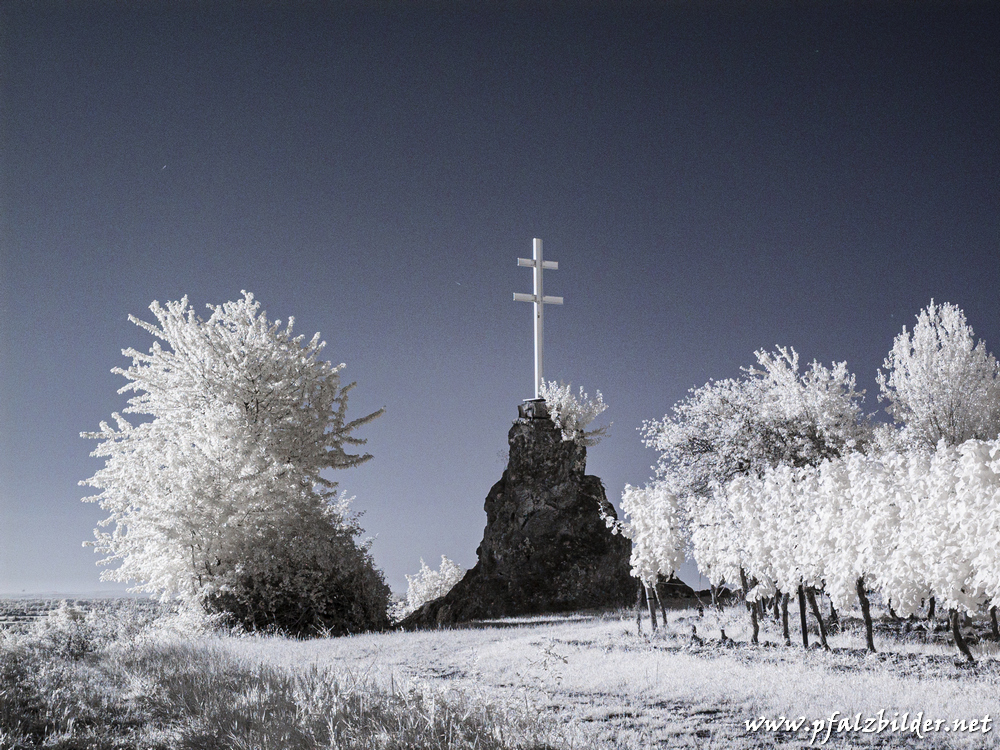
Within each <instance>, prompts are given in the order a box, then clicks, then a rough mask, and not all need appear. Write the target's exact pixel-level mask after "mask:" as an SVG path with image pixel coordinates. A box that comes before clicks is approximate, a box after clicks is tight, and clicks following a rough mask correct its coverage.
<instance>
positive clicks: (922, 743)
mask: <svg viewBox="0 0 1000 750" xmlns="http://www.w3.org/2000/svg"><path fill="white" fill-rule="evenodd" d="M790 614H791V615H792V617H791V621H792V623H797V619H796V613H795V611H794V609H793V611H792V612H791V613H790ZM67 622H73V620H72V618H71V617H64V618H63V626H65V627H70V626H69V625H67ZM692 625H693V626H695V628H696V629H697V634H698V636H699V638H700V639H701V642H700V643H698V642H697V641H694V640H693V639H692V637H691V632H692V630H691V629H692ZM56 630H57V631H58V628H56ZM643 630H644V634H643V635H641V636H640V635H638V634H637V633H636V626H635V619H634V613H631V612H628V613H620V614H614V615H604V616H600V615H590V614H576V615H567V616H553V617H538V618H519V619H516V620H504V621H498V622H495V623H487V624H484V625H483V626H482V627H476V628H461V629H454V630H438V631H424V632H416V633H405V632H390V633H380V634H367V635H356V636H349V637H343V638H333V639H315V640H308V641H296V640H289V639H285V638H279V637H263V636H261V637H257V636H254V637H237V636H223V635H214V636H198V637H191V636H181V635H178V634H177V632H174V633H172V634H171V632H169V631H168V632H164V631H163V630H160V631H157V633H158V634H157V633H153V634H150V633H149V632H148V631H147V632H146V633H145V634H143V633H141V632H140V633H138V634H137V635H132V636H128V635H126V636H125V637H117V638H114V639H110V640H107V639H106V640H105V641H103V642H102V641H101V640H100V637H98V638H97V639H96V641H97V647H95V648H93V649H91V650H86V649H85V653H84V654H83V655H82V656H79V657H77V658H74V657H72V656H71V655H69V654H68V652H66V651H65V650H64V649H66V648H67V647H68V645H67V644H68V643H69V642H68V641H66V640H60V638H58V637H53V638H48V639H47V640H46V639H45V638H42V637H41V636H40V634H39V633H35V634H34V635H33V636H32V637H30V638H29V637H28V636H16V637H14V636H9V637H7V638H6V639H5V640H3V641H2V647H0V748H29V747H63V748H67V749H68V748H71V747H72V748H77V747H86V748H88V749H90V748H93V749H95V750H101V749H102V748H112V747H115V748H117V747H143V748H147V747H148V748H271V747H275V748H292V749H294V748H332V747H359V748H360V747H364V748H369V747H371V748H378V747H385V748H388V747H398V748H408V747H415V748H416V747H431V748H434V747H441V748H464V747H469V748H471V747H479V748H493V747H496V748H506V747H524V748H544V747H551V748H557V747H558V748H570V747H573V748H583V747H602V748H625V749H630V748H635V749H637V750H638V749H640V748H641V749H645V748H649V747H687V748H703V747H708V748H757V747H801V746H803V745H806V744H808V739H809V735H808V733H806V732H805V731H803V732H800V733H798V734H797V735H796V734H794V733H787V732H786V733H774V732H770V733H768V732H765V731H761V732H758V733H754V732H749V731H747V729H746V726H745V722H746V721H747V720H751V719H754V718H756V717H760V716H766V717H768V718H777V717H778V716H780V715H784V716H787V717H790V718H795V717H799V716H805V717H806V718H807V719H808V720H809V721H810V722H811V721H812V720H814V719H820V718H824V717H829V716H830V714H831V713H833V712H834V711H839V712H840V714H841V716H853V715H854V714H857V713H861V714H862V715H863V716H865V717H868V716H875V715H877V714H878V712H879V711H883V712H884V715H885V716H887V717H888V718H892V717H893V715H894V714H897V713H898V714H899V715H900V716H902V714H903V713H905V712H909V714H910V716H911V717H912V716H914V715H916V714H917V713H918V712H921V711H922V712H924V716H925V717H926V718H930V719H944V720H948V721H952V720H954V719H965V720H970V719H974V718H982V717H983V716H984V715H985V714H989V715H990V716H991V717H993V719H994V721H995V720H996V719H997V718H1000V658H998V652H997V647H996V644H993V643H989V642H985V641H984V642H982V643H981V644H979V645H976V646H973V652H974V654H975V655H976V657H977V660H978V664H977V666H976V667H974V668H969V667H965V666H959V665H957V664H956V662H957V661H958V659H957V654H956V652H955V650H954V646H953V645H951V644H950V642H944V643H921V642H919V640H909V641H903V640H900V639H897V638H896V637H894V636H892V635H891V634H889V633H888V632H886V633H883V634H882V635H878V636H877V637H876V646H877V647H878V649H879V653H877V654H874V655H868V654H866V653H865V651H864V634H863V630H862V629H861V628H860V626H859V625H857V624H856V623H855V622H854V620H853V618H851V619H848V621H847V627H846V628H845V630H843V631H842V632H839V633H836V634H833V635H831V637H830V645H831V647H832V651H831V652H829V653H827V652H823V651H820V650H815V649H810V650H809V651H804V650H803V649H802V647H801V645H800V640H799V638H798V633H797V632H796V629H795V628H794V627H793V629H792V639H793V645H792V646H785V645H783V639H782V637H781V632H780V626H778V625H777V624H776V623H774V622H773V621H772V620H770V619H767V620H765V622H764V623H763V627H762V632H761V636H762V640H764V641H766V642H768V643H769V644H770V645H767V646H763V645H762V646H756V647H755V646H751V645H749V643H748V640H749V623H748V620H747V615H746V612H745V610H743V609H742V607H738V606H733V607H729V608H727V609H725V610H724V611H723V612H721V613H719V612H715V611H714V610H708V611H706V613H705V614H704V616H703V617H699V615H698V613H697V612H696V611H695V610H693V609H675V610H672V611H670V612H668V618H667V622H666V623H665V624H664V623H661V627H660V629H659V630H658V631H657V632H656V634H655V635H653V634H651V633H650V628H649V621H648V618H647V619H646V620H645V622H644V624H643ZM722 630H725V633H726V635H727V637H729V638H731V639H734V640H735V642H736V643H735V644H734V645H728V646H727V645H723V644H722V643H721V631H722ZM112 631H114V632H124V633H126V634H127V633H130V632H132V633H134V632H136V629H135V628H134V627H132V626H129V627H124V628H122V627H117V629H113V628H106V632H112ZM32 638H33V639H34V640H32ZM814 638H815V636H814V635H813V636H811V639H814ZM998 736H1000V730H997V729H995V728H993V727H991V731H990V732H989V733H987V734H980V733H977V734H976V735H975V736H969V735H959V734H953V735H948V734H944V733H938V734H930V735H928V736H927V737H925V738H924V739H923V740H917V739H916V738H914V737H913V736H912V735H901V734H900V733H895V734H890V733H888V732H886V733H883V734H881V735H875V734H858V733H854V734H850V735H844V736H841V737H840V738H839V741H838V738H837V737H836V736H834V738H833V739H832V740H831V741H830V743H828V746H830V745H833V746H838V747H845V746H850V747H854V746H859V745H860V746H869V745H870V744H872V743H873V742H874V743H876V744H882V745H884V746H893V747H899V746H911V745H912V746H919V747H963V746H971V747H977V748H979V747H997V746H998V745H1000V742H998V740H997V737H998Z"/></svg>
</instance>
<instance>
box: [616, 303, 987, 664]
mask: <svg viewBox="0 0 1000 750" xmlns="http://www.w3.org/2000/svg"><path fill="white" fill-rule="evenodd" d="M756 356H757V362H758V367H756V368H749V369H746V370H744V373H743V376H742V377H740V378H738V379H731V380H723V381H711V382H709V383H707V384H706V385H704V386H702V387H701V388H698V389H692V391H691V392H690V395H689V396H688V397H687V398H686V399H684V400H683V401H681V402H680V403H678V404H677V405H676V406H674V408H673V410H672V412H671V413H670V414H668V415H667V416H665V417H664V418H663V419H662V420H660V421H654V422H648V423H646V424H645V425H644V426H643V436H644V439H645V442H646V444H647V445H649V446H651V447H653V448H655V449H656V450H658V451H659V454H660V455H659V459H658V463H657V467H656V474H655V476H654V478H653V480H652V481H651V482H650V483H649V484H647V486H646V487H644V488H634V487H627V488H626V490H625V493H624V495H623V497H622V508H623V510H624V511H625V514H626V516H627V517H628V523H627V524H626V525H625V531H626V533H627V534H628V535H629V536H630V537H631V538H632V542H633V552H632V566H633V575H635V576H636V577H638V578H639V579H640V580H642V581H644V582H646V583H652V582H653V581H655V580H656V578H657V577H658V576H661V575H662V576H668V577H669V576H670V575H671V574H672V573H673V572H674V571H676V570H677V568H678V567H679V565H680V562H681V561H682V560H683V558H684V552H685V550H690V551H691V552H692V553H693V555H694V558H695V560H696V561H697V563H698V565H699V568H700V569H701V571H702V572H703V573H704V574H705V575H706V576H707V577H708V578H709V580H710V581H711V582H712V583H713V585H719V584H721V583H722V582H724V581H725V582H730V583H735V584H742V585H743V586H744V589H745V590H746V593H747V598H748V600H749V601H751V602H752V601H755V600H758V599H761V598H769V597H775V596H778V597H779V598H780V596H781V595H784V597H785V599H784V602H785V606H786V607H787V597H788V596H789V595H794V594H797V595H798V596H799V603H800V610H802V611H803V612H804V609H805V599H806V598H807V597H808V596H810V595H811V594H812V591H814V590H817V589H822V590H824V591H825V592H826V593H827V594H829V596H830V597H831V599H832V601H833V602H834V604H835V605H836V606H838V607H845V608H846V607H852V606H854V605H855V604H856V603H858V602H859V596H860V597H861V600H860V603H861V604H862V609H863V612H864V614H865V616H866V619H867V618H868V609H867V607H868V604H867V600H866V598H865V593H866V591H867V590H872V589H874V590H878V591H879V592H881V593H882V594H883V595H884V596H885V597H886V598H891V601H892V602H893V604H894V605H895V607H896V609H897V610H898V611H899V612H901V613H903V614H909V613H910V612H912V611H913V610H914V609H915V608H916V607H919V606H920V604H921V602H922V601H925V600H931V598H932V597H936V598H937V599H939V600H940V601H941V602H942V604H943V605H944V606H946V607H947V608H948V609H949V610H951V613H952V621H953V628H954V630H955V633H956V640H957V641H958V642H959V645H960V647H963V644H962V643H961V638H960V634H959V632H958V629H957V613H958V612H959V611H961V610H966V611H972V610H974V609H975V608H977V607H978V606H979V605H981V604H983V603H984V602H986V601H997V600H998V599H997V597H998V595H1000V591H998V590H997V587H998V586H1000V575H998V573H1000V567H998V564H997V559H998V558H997V553H996V550H997V549H1000V548H998V546H997V542H998V541H1000V538H998V536H997V529H998V524H1000V516H998V513H1000V504H998V502H997V500H998V499H1000V495H998V491H1000V489H998V488H1000V478H998V477H997V473H998V472H1000V443H997V436H998V433H1000V371H998V366H997V363H996V361H995V359H994V358H993V356H992V355H990V354H989V353H988V352H987V351H986V349H985V346H984V345H983V343H982V342H978V343H977V342H976V341H975V339H974V336H973V332H972V329H971V328H970V327H969V325H968V323H967V322H966V319H965V315H964V313H963V312H962V311H961V310H960V309H959V308H957V307H955V306H954V305H949V304H942V305H936V304H935V303H934V302H933V301H932V302H931V304H930V305H929V306H928V307H927V308H926V309H925V310H923V311H921V313H920V314H919V315H918V316H917V324H916V326H915V327H914V329H913V331H912V332H911V331H908V330H907V329H906V328H904V329H903V331H902V333H901V334H900V335H899V336H898V337H897V338H896V340H895V342H894V345H893V348H892V351H891V352H890V353H889V356H888V357H887V358H886V360H885V363H884V368H885V369H884V370H882V371H880V372H879V373H878V383H879V386H880V390H881V393H880V396H879V399H880V400H884V401H886V402H888V411H889V412H890V414H891V415H892V416H893V418H894V420H895V424H894V425H880V426H876V425H874V424H873V423H872V422H871V420H870V418H868V417H866V416H865V415H864V413H863V412H862V399H863V392H859V391H858V390H857V389H856V387H855V379H854V376H853V375H851V374H850V373H849V372H848V370H847V366H846V363H843V362H841V363H838V364H835V365H833V366H832V367H830V368H827V367H825V366H823V365H821V364H819V363H816V362H813V363H812V364H811V365H809V366H808V367H807V368H805V370H800V368H799V362H798V355H797V354H796V353H795V351H794V350H792V349H783V348H778V349H777V350H776V351H775V352H773V353H772V352H765V351H759V352H757V353H756ZM751 612H752V616H754V633H755V636H754V637H755V638H756V626H757V623H756V617H755V615H756V608H753V607H751ZM868 641H869V648H874V646H873V644H872V642H871V635H870V621H869V638H868ZM963 650H964V649H963ZM967 656H969V655H968V654H967ZM969 658H971V656H969Z"/></svg>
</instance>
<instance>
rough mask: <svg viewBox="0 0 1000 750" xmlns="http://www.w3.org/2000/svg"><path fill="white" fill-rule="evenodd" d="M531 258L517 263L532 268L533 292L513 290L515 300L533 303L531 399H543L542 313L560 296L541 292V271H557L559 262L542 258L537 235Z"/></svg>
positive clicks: (559, 301) (559, 303) (533, 243)
mask: <svg viewBox="0 0 1000 750" xmlns="http://www.w3.org/2000/svg"><path fill="white" fill-rule="evenodd" d="M532 255H533V257H532V258H531V260H528V259H527V258H518V259H517V265H519V266H527V267H528V268H531V269H533V273H532V276H533V281H534V284H533V293H532V294H519V293H517V292H514V301H515V302H532V303H534V305H535V398H534V399H531V400H532V401H539V400H541V401H544V399H542V394H541V387H542V384H543V383H544V382H545V380H544V378H545V376H544V374H543V372H542V315H543V311H544V309H545V305H561V304H562V303H563V298H562V297H546V296H545V295H544V294H542V271H543V270H549V271H557V270H559V264H558V263H556V262H555V261H554V260H542V241H541V240H540V239H538V238H537V237H536V238H535V239H534V240H532Z"/></svg>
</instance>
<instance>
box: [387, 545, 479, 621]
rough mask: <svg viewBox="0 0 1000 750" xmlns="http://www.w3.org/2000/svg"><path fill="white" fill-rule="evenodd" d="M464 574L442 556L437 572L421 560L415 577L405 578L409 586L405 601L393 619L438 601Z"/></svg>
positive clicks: (397, 609) (459, 568)
mask: <svg viewBox="0 0 1000 750" xmlns="http://www.w3.org/2000/svg"><path fill="white" fill-rule="evenodd" d="M465 573H466V571H465V568H463V567H462V566H461V565H459V564H458V563H455V562H452V561H451V560H449V559H448V558H447V557H445V556H444V555H441V567H440V568H438V569H437V570H432V569H431V568H429V567H428V566H427V563H425V562H424V560H423V558H421V559H420V571H419V572H418V573H417V574H416V575H412V576H410V575H408V576H406V582H407V583H408V584H409V585H408V587H407V589H406V601H405V602H401V603H400V604H399V605H398V606H397V607H396V608H395V609H394V611H393V613H392V614H393V619H395V620H402V619H403V618H404V617H406V616H407V615H409V614H411V613H412V612H416V611H417V610H418V609H420V608H421V607H422V606H423V605H424V604H426V603H427V602H432V601H434V600H435V599H440V598H441V597H442V596H444V595H445V594H447V593H448V592H449V591H451V590H452V589H453V588H454V587H455V584H456V583H458V582H459V581H461V580H462V577H463V576H464V575H465Z"/></svg>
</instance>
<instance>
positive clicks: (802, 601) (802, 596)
mask: <svg viewBox="0 0 1000 750" xmlns="http://www.w3.org/2000/svg"><path fill="white" fill-rule="evenodd" d="M799 626H800V627H801V628H802V648H809V631H808V630H807V629H806V589H805V586H803V585H802V584H801V583H800V584H799Z"/></svg>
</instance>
